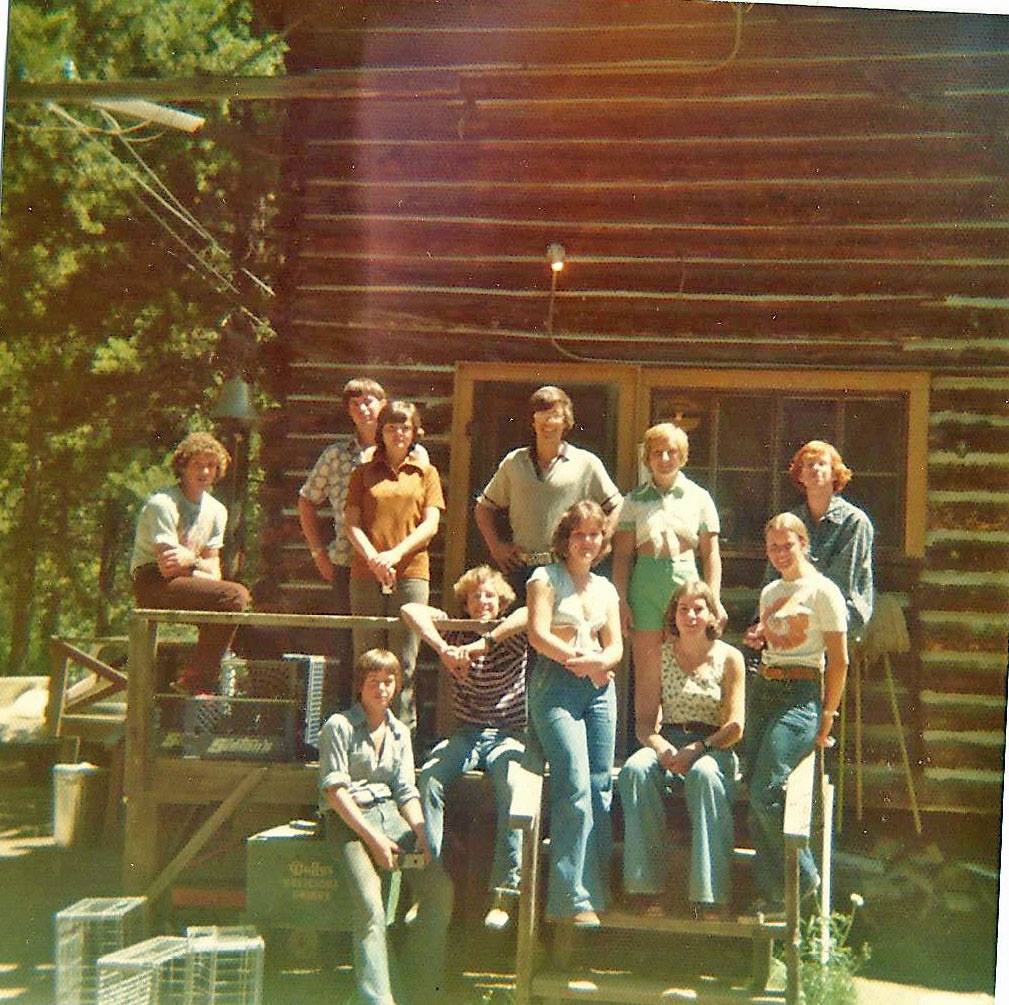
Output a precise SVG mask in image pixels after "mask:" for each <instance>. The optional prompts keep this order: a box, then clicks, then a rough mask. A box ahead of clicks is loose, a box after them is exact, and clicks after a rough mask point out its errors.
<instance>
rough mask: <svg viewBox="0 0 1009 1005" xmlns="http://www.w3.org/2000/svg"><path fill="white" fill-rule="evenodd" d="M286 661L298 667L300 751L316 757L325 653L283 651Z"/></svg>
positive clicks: (320, 724)
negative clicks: (320, 654) (319, 654)
mask: <svg viewBox="0 0 1009 1005" xmlns="http://www.w3.org/2000/svg"><path fill="white" fill-rule="evenodd" d="M283 658H284V662H286V663H289V664H290V665H292V666H294V667H295V668H296V669H297V673H298V681H299V684H300V709H299V711H300V715H299V719H300V724H301V736H300V740H301V743H300V746H301V754H302V756H303V757H305V758H306V759H314V758H315V757H317V756H318V753H319V730H321V729H322V723H323V713H324V708H323V703H324V695H323V689H324V687H325V683H326V657H325V656H318V655H309V654H307V653H284V657H283Z"/></svg>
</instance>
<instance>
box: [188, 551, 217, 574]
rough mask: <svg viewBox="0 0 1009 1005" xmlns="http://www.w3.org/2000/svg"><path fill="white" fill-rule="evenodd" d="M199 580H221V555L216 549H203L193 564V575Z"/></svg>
mask: <svg viewBox="0 0 1009 1005" xmlns="http://www.w3.org/2000/svg"><path fill="white" fill-rule="evenodd" d="M192 574H193V575H194V576H197V577H198V578H200V579H220V578H221V553H220V551H219V549H217V548H204V549H203V551H201V552H200V554H199V557H198V558H197V559H196V561H195V562H194V563H193V573H192Z"/></svg>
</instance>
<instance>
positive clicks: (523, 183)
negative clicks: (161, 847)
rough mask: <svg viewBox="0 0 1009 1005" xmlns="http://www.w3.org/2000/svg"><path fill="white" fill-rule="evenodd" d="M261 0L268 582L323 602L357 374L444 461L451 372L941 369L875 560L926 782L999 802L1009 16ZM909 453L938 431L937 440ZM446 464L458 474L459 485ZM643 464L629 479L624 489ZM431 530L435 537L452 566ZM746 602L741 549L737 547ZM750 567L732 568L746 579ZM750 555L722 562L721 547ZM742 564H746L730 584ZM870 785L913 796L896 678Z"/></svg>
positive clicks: (301, 600) (951, 803)
mask: <svg viewBox="0 0 1009 1005" xmlns="http://www.w3.org/2000/svg"><path fill="white" fill-rule="evenodd" d="M260 7H261V9H262V10H264V11H265V12H266V14H267V15H268V16H269V17H271V18H273V19H274V20H275V21H276V22H277V23H278V24H285V25H286V28H287V30H288V41H289V43H290V47H291V48H290V52H289V55H288V70H289V73H291V74H297V75H299V76H300V75H305V74H314V75H316V78H317V82H318V84H319V92H320V97H319V98H318V99H315V100H299V101H292V102H290V103H289V124H288V130H289V140H288V146H289V157H288V161H287V168H286V179H287V189H286V204H285V218H284V235H285V239H286V241H287V254H288V259H287V261H288V267H287V274H286V277H285V281H284V284H283V288H282V291H281V296H280V302H281V306H280V309H279V311H278V312H277V315H276V319H275V320H276V325H277V328H278V331H279V333H280V339H279V340H278V343H277V344H276V345H275V347H274V349H273V353H274V355H273V359H272V360H271V362H272V364H273V367H272V372H273V380H274V386H273V390H274V392H275V393H276V394H277V396H278V398H279V400H280V401H281V406H282V407H281V408H280V409H279V410H278V411H277V413H276V414H275V415H274V417H273V419H272V421H271V423H270V424H269V426H268V428H267V429H266V432H265V438H264V444H265V458H266V467H267V482H266V485H265V487H264V490H263V495H262V501H263V506H264V510H265V516H266V519H265V521H264V525H265V526H266V527H268V528H269V529H268V530H267V532H266V540H265V544H266V549H267V556H266V557H267V562H268V566H269V567H270V568H274V569H276V570H278V573H277V576H276V583H275V584H274V585H275V589H274V592H273V594H272V595H269V594H268V595H267V597H266V599H267V600H268V601H269V602H271V603H273V604H275V605H277V606H279V607H282V608H285V609H290V610H313V609H314V610H319V609H324V607H325V604H326V602H327V594H326V591H325V589H324V588H323V587H322V584H320V583H319V582H318V580H317V577H316V576H315V573H314V569H313V566H312V563H311V560H310V557H309V555H308V552H307V549H306V548H305V547H304V543H303V541H302V539H301V536H300V533H299V530H298V526H297V518H296V513H295V500H296V493H297V490H298V486H299V484H300V482H301V481H302V479H303V478H304V475H305V473H306V472H307V470H308V469H309V468H310V466H311V464H312V463H313V462H314V460H315V458H316V457H317V456H318V454H319V452H320V451H321V450H322V448H323V447H324V446H325V445H326V444H327V442H329V440H330V438H331V437H332V435H333V433H335V432H337V431H341V430H343V429H345V428H346V426H345V422H346V420H345V419H344V418H343V417H342V416H341V414H340V404H339V390H340V387H341V386H342V384H343V382H344V381H345V380H346V379H347V378H348V377H350V376H352V375H356V374H360V373H367V374H371V375H373V376H375V377H376V378H377V379H379V380H381V381H382V382H383V383H384V384H385V386H386V387H387V389H388V390H389V391H390V393H392V394H394V395H396V396H404V397H407V398H410V399H413V400H415V401H418V402H419V403H420V405H421V406H422V409H423V413H424V419H425V426H426V428H427V431H428V438H427V441H426V442H427V446H428V449H429V451H430V453H431V456H432V459H433V460H434V462H435V464H436V465H437V466H438V468H439V470H440V471H441V472H442V475H443V478H444V477H445V476H446V475H447V474H448V472H449V468H450V464H449V461H450V458H449V443H450V439H451V437H452V433H453V401H454V398H453V388H454V383H453V381H454V374H455V364H456V362H457V361H458V360H471V361H477V362H483V363H485V364H486V368H487V375H488V379H494V374H495V372H496V370H495V366H496V365H497V364H501V363H522V362H528V363H538V364H539V365H540V367H539V369H540V372H541V373H542V379H543V381H547V380H556V381H557V382H560V383H563V381H564V378H563V374H564V370H563V367H564V366H565V365H567V364H568V363H569V362H570V361H569V359H568V358H566V356H565V355H562V352H561V351H560V350H558V349H557V348H556V346H555V345H554V344H551V343H550V342H549V341H548V340H547V338H546V336H545V330H544V329H545V325H546V314H547V304H548V298H547V291H548V289H549V281H550V280H549V272H548V271H547V269H546V264H545V260H544V249H545V247H546V245H547V244H548V243H550V242H552V241H560V242H562V243H563V244H564V246H565V247H566V250H567V255H568V259H569V268H568V269H567V270H566V271H565V273H564V274H563V275H562V277H561V279H560V282H559V287H558V295H557V300H556V302H555V311H554V333H555V335H556V336H557V343H558V344H559V345H560V346H561V347H562V350H563V351H565V352H566V353H568V354H571V353H573V354H576V355H579V356H582V357H590V358H592V359H596V360H610V361H613V362H614V363H628V364H631V363H634V364H638V365H640V366H641V367H642V368H643V370H645V371H649V372H651V370H653V369H656V368H658V369H662V368H665V370H670V369H675V368H677V367H680V366H690V367H700V368H705V367H706V368H724V369H726V370H729V371H732V370H735V371H737V372H738V371H739V370H740V369H744V370H745V369H746V368H762V369H769V370H773V369H774V368H780V369H781V374H780V380H781V382H782V385H789V384H801V382H802V381H803V379H804V374H807V373H810V372H818V371H838V370H840V371H849V372H852V373H855V372H876V373H886V372H889V371H891V370H895V369H899V370H901V371H913V372H916V373H920V374H924V375H925V378H926V383H927V387H928V406H927V407H928V418H927V444H926V446H925V448H924V449H927V505H923V506H922V511H923V512H922V515H921V518H920V519H921V522H922V524H923V526H921V527H920V528H919V530H920V538H921V541H922V542H923V547H922V548H921V549H919V550H920V552H921V553H920V554H917V555H914V554H905V555H896V554H894V555H892V556H891V557H890V558H886V557H884V559H883V560H882V561H881V563H880V569H879V577H880V579H881V581H882V586H883V588H884V589H887V590H892V591H894V592H896V593H897V594H898V596H899V597H900V599H901V602H902V604H903V606H904V608H905V611H906V613H907V615H908V621H909V626H910V629H911V633H912V640H913V648H914V653H913V654H912V656H911V657H909V658H904V659H902V660H900V661H899V662H898V665H897V670H898V676H899V680H900V700H901V703H902V707H903V712H904V715H905V720H906V725H907V727H908V737H909V739H910V741H911V743H912V752H913V754H914V756H915V760H916V762H917V769H918V783H919V787H920V797H921V800H922V803H923V805H924V806H926V807H929V808H933V809H939V808H950V809H962V810H967V811H979V812H986V813H987V812H993V813H997V812H998V811H999V808H1000V796H1001V785H1002V750H1003V743H1004V722H1005V672H1006V622H1007V618H1006V606H1007V605H1006V601H1007V599H1009V576H1007V565H1009V562H1007V559H1009V515H1007V514H1009V407H1007V406H1009V400H1007V392H1006V389H1007V386H1009V383H1007V367H1009V335H1007V330H1006V317H1007V308H1009V299H1007V294H1006V278H1007V272H1006V265H1007V262H1009V207H1007V200H1006V165H1007V159H1009V147H1007V144H1006V140H1005V130H1006V124H1007V120H1009V111H1007V109H1009V103H1007V101H1006V97H1007V89H1009V23H1007V21H1006V19H1002V18H997V17H992V16H977V15H951V14H920V13H902V12H893V13H880V12H872V11H860V10H821V9H815V8H802V7H795V8H787V7H777V6H761V5H759V4H758V5H756V6H751V7H748V8H737V7H734V6H731V5H728V4H722V3H718V4H707V3H701V2H689V0H669V2H659V0H640V2H638V0H636V2H619V0H579V2H574V0H570V2H568V0H557V2H552V3H549V4H544V3H531V2H527V0H516V2H512V3H508V4H502V3H498V2H475V0H474V2H468V3H462V2H442V3H437V4H433V3H427V4H417V3H384V2H376V3H343V4H336V5H331V4H324V5H317V6H314V7H313V6H309V7H307V8H306V7H305V5H304V4H300V3H299V4H294V3H288V2H287V0H272V2H270V3H261V4H260ZM923 456H924V454H923ZM446 480H447V479H446ZM624 487H626V486H624ZM443 548H444V534H442V535H439V539H438V541H437V542H436V545H435V552H436V558H437V559H438V561H436V569H435V572H434V576H433V585H434V587H435V593H436V595H437V588H438V586H439V584H440V578H441V577H440V571H441V570H440V556H441V554H442V552H443ZM727 566H728V571H727V576H728V584H729V588H730V591H735V592H734V593H733V599H734V602H735V607H736V609H737V610H739V611H743V610H745V608H746V607H747V605H752V603H753V598H754V596H755V591H754V587H755V586H756V583H754V582H753V579H752V568H753V560H752V556H751V559H750V561H749V564H747V563H745V562H740V563H736V564H735V565H733V563H732V562H731V561H730V562H728V563H727ZM743 569H746V570H748V571H747V573H746V575H744V574H743V572H742V571H741V570H743ZM733 570H735V571H733ZM733 577H735V578H733ZM867 686H868V687H869V690H870V699H869V704H868V708H867V712H866V719H867V722H868V727H867V737H868V743H869V749H868V760H869V762H870V763H869V765H868V769H867V780H868V782H869V784H870V788H869V799H870V802H874V803H875V804H876V805H877V806H884V807H885V806H887V805H901V804H904V803H906V798H905V796H904V794H903V790H902V787H901V783H900V778H899V774H898V773H897V771H896V769H897V759H896V751H897V748H896V745H895V743H894V736H893V731H892V730H891V729H889V727H888V723H889V713H888V707H887V706H886V705H885V704H884V703H883V702H882V700H881V693H880V692H879V688H878V680H874V679H872V678H870V681H869V683H868V685H867Z"/></svg>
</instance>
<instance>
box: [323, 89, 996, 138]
mask: <svg viewBox="0 0 1009 1005" xmlns="http://www.w3.org/2000/svg"><path fill="white" fill-rule="evenodd" d="M1007 117H1009V110H1007V109H1006V108H1005V100H1004V96H1003V95H1002V94H1000V93H998V91H997V89H996V90H995V93H978V94H969V95H963V96H959V95H958V96H952V95H951V96H948V97H942V98H937V99H935V100H931V101H920V102H908V101H906V100H902V99H900V98H898V97H896V96H889V95H888V96H882V97H881V96H880V95H878V94H877V93H875V91H873V90H871V89H870V88H868V87H867V88H866V89H865V90H863V91H862V92H861V93H831V94H817V93H814V92H808V91H805V92H804V91H801V90H800V91H793V90H790V89H789V87H788V85H785V86H783V87H782V90H781V92H780V93H779V94H776V95H770V94H768V95H761V96H759V97H758V98H750V97H748V96H745V95H743V96H739V97H733V96H726V97H721V98H719V97H717V96H716V97H711V98H708V99H696V100H694V99H681V100H673V99H666V98H638V99H635V98H626V99H623V100H619V99H617V100H612V101H610V100H604V99H602V98H600V99H598V100H571V101H568V102H562V101H552V102H542V103H537V102H530V101H525V100H521V99H515V100H500V99H494V100H488V101H479V102H467V101H466V100H464V99H463V98H462V97H459V98H456V99H443V100H425V99H416V100H398V101H381V102H374V103H368V104H361V103H358V102H343V103H339V104H336V105H334V106H333V107H332V114H331V115H330V116H329V127H328V130H327V132H328V135H330V136H337V137H343V138H345V139H351V138H356V139H367V140H392V139H394V138H395V137H397V136H400V137H402V138H403V139H406V140H422V139H424V140H431V139H438V140H445V141H449V142H451V141H452V140H456V141H460V140H462V141H466V142H485V141H488V140H507V139H514V138H516V137H525V138H528V139H533V138H536V139H576V138H579V137H592V138H596V139H600V140H619V139H631V138H634V137H650V138H656V139H662V138H674V137H677V136H696V137H699V138H702V137H717V136H726V135H739V136H749V137H753V138H756V137H763V138H765V139H768V140H773V139H776V138H778V137H782V136H792V137H803V136H804V137H813V136H825V137H829V136H837V135H845V134H868V135H872V136H883V135H887V134H891V133H923V134H924V133H931V132H962V131H976V132H980V131H982V130H983V128H984V126H985V120H986V119H989V120H990V122H989V124H990V125H991V127H992V128H995V129H998V128H1003V127H1004V125H1005V122H1006V119H1007Z"/></svg>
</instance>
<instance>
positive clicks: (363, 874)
mask: <svg viewBox="0 0 1009 1005" xmlns="http://www.w3.org/2000/svg"><path fill="white" fill-rule="evenodd" d="M361 812H362V813H363V814H364V816H365V819H367V820H368V822H369V823H370V824H371V825H372V826H374V827H377V828H379V829H380V830H381V831H382V832H383V833H384V834H385V835H386V837H389V838H391V839H392V840H393V841H395V842H396V843H397V844H398V845H399V846H400V847H401V848H402V849H403V850H404V851H408V850H411V849H412V848H413V842H414V833H413V831H412V830H411V829H410V827H409V825H408V824H407V822H406V821H405V820H404V819H403V817H402V816H401V815H400V812H399V808H398V807H397V806H396V804H395V803H394V802H393V801H392V800H391V799H386V800H383V801H382V802H380V803H375V804H373V805H371V806H368V807H367V808H365V809H363V810H362V811H361ZM326 836H327V838H328V840H329V841H330V842H331V844H332V847H333V855H334V858H335V859H336V865H337V871H338V874H339V875H342V877H343V878H344V879H345V881H346V887H347V899H348V900H349V901H350V906H351V912H352V917H353V933H352V937H353V945H354V981H355V984H356V985H357V989H356V994H355V996H354V997H355V1000H356V1001H357V1002H360V1003H363V1005H393V1002H394V998H393V992H392V978H391V969H392V968H393V967H394V963H393V961H392V959H391V955H392V954H391V953H390V951H389V946H388V944H387V942H386V931H385V928H386V925H385V905H384V904H383V902H382V880H381V877H380V876H379V872H378V869H377V868H376V866H375V862H374V860H373V859H372V857H371V855H370V854H369V852H368V849H367V848H366V847H365V845H364V842H363V841H362V840H361V839H360V838H359V837H358V836H357V834H356V833H354V831H352V830H351V829H350V828H349V827H348V826H347V825H346V824H345V823H344V822H343V820H342V819H341V818H340V817H339V816H337V814H335V813H327V814H326ZM405 876H406V878H407V879H408V881H409V883H410V887H411V891H412V894H413V895H414V896H415V897H416V898H417V903H418V905H419V910H418V913H417V920H416V921H415V922H414V924H413V925H411V926H410V929H409V936H408V941H407V959H406V960H405V961H404V963H405V967H404V971H405V978H406V980H407V981H408V984H409V989H410V991H411V992H412V993H411V994H410V995H409V999H408V1000H410V1001H411V1002H415V1003H417V1005H434V1003H435V1002H437V1001H438V1000H439V998H440V996H442V995H443V994H444V985H445V982H444V970H445V941H446V935H447V932H448V925H449V922H450V921H451V919H452V881H451V880H450V879H449V878H448V876H447V875H446V874H445V871H444V870H443V869H442V867H441V865H440V864H439V863H438V862H431V864H430V865H428V867H427V868H426V869H411V870H408V871H407V872H406V873H405ZM395 1000H400V1001H402V1000H403V995H401V994H399V993H397V994H396V999H395Z"/></svg>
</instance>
